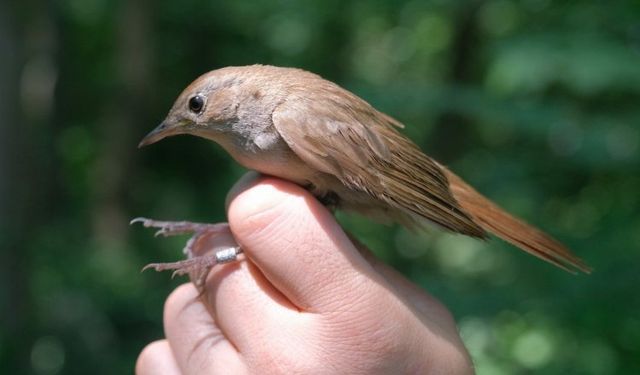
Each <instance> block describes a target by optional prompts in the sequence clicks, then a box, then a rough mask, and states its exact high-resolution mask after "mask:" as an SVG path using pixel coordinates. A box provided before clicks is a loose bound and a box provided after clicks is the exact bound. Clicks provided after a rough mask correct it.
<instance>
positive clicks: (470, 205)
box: [443, 168, 591, 274]
mask: <svg viewBox="0 0 640 375" xmlns="http://www.w3.org/2000/svg"><path fill="white" fill-rule="evenodd" d="M443 169H444V171H445V174H446V176H447V179H448V180H449V184H450V188H451V192H452V193H453V196H454V198H455V199H456V200H457V201H458V203H459V204H460V206H461V207H462V209H463V210H465V211H466V212H467V213H468V214H470V215H471V217H472V218H473V219H474V221H475V222H476V223H478V224H479V225H480V226H481V227H482V228H483V229H484V230H486V231H488V232H491V233H493V234H494V235H496V236H498V237H500V238H502V239H503V240H505V241H507V242H509V243H511V244H513V245H515V246H517V247H519V248H520V249H522V250H524V251H526V252H528V253H529V254H531V255H534V256H537V257H538V258H541V259H543V260H546V261H547V262H549V263H551V264H553V265H555V266H558V267H560V268H562V269H564V270H565V271H568V272H571V273H574V274H575V273H577V271H582V272H584V273H591V268H590V267H589V266H588V265H587V264H586V263H585V262H584V261H583V260H582V259H580V258H578V257H577V256H575V255H574V254H573V253H571V251H570V250H569V249H567V248H566V247H565V246H564V245H562V244H561V243H560V242H558V241H556V240H555V239H553V238H551V237H550V236H548V235H547V234H545V233H543V232H542V231H540V230H539V229H537V228H535V227H533V226H531V225H529V224H527V223H525V222H523V221H521V220H519V219H517V218H515V217H513V216H511V215H510V214H509V213H507V212H506V211H504V210H503V209H501V208H500V207H498V206H497V205H496V204H495V203H493V202H491V201H490V200H489V199H487V198H485V197H484V196H482V194H480V193H478V192H477V191H475V190H474V189H473V188H472V187H471V186H469V185H468V184H467V183H465V182H464V181H463V180H462V179H461V178H460V177H458V176H456V175H455V174H454V173H453V172H451V171H449V170H448V169H446V168H443Z"/></svg>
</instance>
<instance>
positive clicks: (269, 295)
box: [194, 233, 299, 353]
mask: <svg viewBox="0 0 640 375" xmlns="http://www.w3.org/2000/svg"><path fill="white" fill-rule="evenodd" d="M236 245H237V244H236V242H235V240H234V239H233V237H232V236H231V234H230V233H229V234H220V235H217V236H214V237H211V238H205V239H204V241H198V243H197V247H196V248H195V249H194V251H195V253H196V254H197V255H205V254H207V253H210V252H216V251H218V250H221V249H224V248H229V247H233V246H236ZM202 297H203V300H204V301H205V303H206V304H207V306H208V307H209V311H211V313H212V315H213V317H214V320H215V322H216V324H217V326H218V327H219V328H220V330H221V331H222V333H223V334H224V336H225V337H227V338H228V339H229V340H230V341H231V342H232V343H233V344H234V345H235V346H236V348H237V349H238V350H239V351H240V352H241V353H244V352H245V351H247V350H250V348H251V347H253V346H255V345H252V344H253V343H255V342H256V341H257V342H264V341H267V340H268V339H269V335H271V334H272V333H271V332H269V330H268V328H267V327H280V326H282V323H284V322H287V321H291V320H292V319H295V318H296V315H297V314H298V313H299V312H298V310H297V309H296V308H295V306H293V305H292V304H291V302H289V301H288V300H287V299H286V298H285V297H284V296H283V295H282V294H281V293H280V292H278V290H276V289H275V288H274V287H273V285H271V283H269V281H267V280H266V279H265V278H264V276H263V275H262V273H261V272H260V270H259V269H257V268H256V267H255V266H254V265H253V264H252V263H251V262H250V261H247V260H246V259H245V260H242V259H241V260H239V261H237V262H234V263H231V264H224V265H221V266H217V267H213V268H212V270H211V272H210V273H209V276H208V277H207V281H206V284H205V286H204V294H203V296H202ZM273 334H275V335H277V334H278V332H274V333H273Z"/></svg>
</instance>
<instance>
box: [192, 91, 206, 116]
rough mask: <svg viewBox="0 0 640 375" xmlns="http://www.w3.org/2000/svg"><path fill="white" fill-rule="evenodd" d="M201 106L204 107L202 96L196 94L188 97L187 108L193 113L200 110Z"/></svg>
mask: <svg viewBox="0 0 640 375" xmlns="http://www.w3.org/2000/svg"><path fill="white" fill-rule="evenodd" d="M202 108H204V97H202V95H200V94H198V95H196V96H194V97H192V98H191V99H189V110H190V111H191V112H193V113H200V112H202Z"/></svg>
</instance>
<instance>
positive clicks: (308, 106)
mask: <svg viewBox="0 0 640 375" xmlns="http://www.w3.org/2000/svg"><path fill="white" fill-rule="evenodd" d="M338 90H339V91H338ZM272 119H273V124H274V126H275V128H276V130H277V131H278V132H279V133H280V135H281V136H282V138H283V139H284V140H285V141H286V142H287V144H288V145H289V147H290V148H291V149H292V150H293V151H294V152H295V153H296V155H297V156H298V157H300V159H302V160H303V161H304V162H306V163H308V164H309V165H310V166H312V167H314V168H316V169H318V170H319V171H321V172H324V173H327V174H331V175H334V176H336V177H337V178H338V179H339V180H340V181H341V182H342V183H343V184H345V185H346V186H348V187H349V188H351V189H354V190H358V191H361V192H363V193H366V194H369V195H371V196H372V197H374V198H376V199H378V200H379V201H380V202H384V203H386V204H387V205H389V206H390V207H392V208H395V209H398V210H400V211H402V212H403V213H404V214H406V215H405V218H404V219H405V221H406V219H407V218H410V220H413V221H414V222H417V223H419V222H420V221H422V219H426V220H428V221H430V222H432V223H435V224H437V225H439V226H441V227H443V228H445V229H448V230H450V231H453V232H458V233H463V234H467V235H470V236H474V237H482V238H483V237H485V236H486V233H485V232H484V230H483V229H481V228H480V227H479V226H478V225H477V224H476V223H475V222H474V221H473V220H472V219H471V217H470V216H469V215H468V214H467V213H466V212H465V211H464V210H463V209H462V208H461V207H460V205H459V204H458V202H457V201H456V199H455V198H454V197H453V195H452V193H451V191H450V189H449V183H448V181H447V177H446V176H445V174H444V173H443V171H442V168H441V167H440V165H439V164H438V163H436V162H435V161H434V160H433V159H431V158H429V157H428V156H426V155H425V154H424V153H422V151H420V149H419V148H418V147H417V146H416V145H415V144H413V143H412V142H411V141H410V140H409V139H408V138H406V137H405V136H403V135H402V134H400V133H399V132H398V131H397V130H396V129H395V128H396V127H402V125H401V124H400V123H398V122H397V121H396V120H394V119H392V118H391V117H389V116H387V115H385V114H383V113H381V112H378V111H377V110H375V109H374V108H373V107H371V106H370V105H369V104H368V103H366V102H365V101H363V100H362V99H360V98H358V97H357V96H355V95H353V94H351V93H349V92H348V91H346V90H342V89H339V88H336V87H333V86H329V87H325V90H324V92H322V95H316V96H315V97H308V96H302V95H301V96H295V95H292V96H290V97H289V98H288V100H286V101H284V102H283V103H281V104H280V105H279V106H278V107H277V108H276V109H275V110H274V112H273V115H272ZM418 218H421V219H418Z"/></svg>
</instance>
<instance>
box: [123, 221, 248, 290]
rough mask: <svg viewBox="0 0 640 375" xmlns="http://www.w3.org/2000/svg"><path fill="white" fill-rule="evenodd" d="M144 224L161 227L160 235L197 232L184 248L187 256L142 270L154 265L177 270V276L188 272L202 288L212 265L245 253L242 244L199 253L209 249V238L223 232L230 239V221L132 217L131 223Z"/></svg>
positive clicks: (174, 272) (175, 273) (164, 269)
mask: <svg viewBox="0 0 640 375" xmlns="http://www.w3.org/2000/svg"><path fill="white" fill-rule="evenodd" d="M134 223H142V225H143V226H144V227H146V228H158V231H157V232H156V233H155V235H156V236H160V235H162V236H164V237H168V236H175V235H178V234H189V233H193V235H192V236H191V238H189V240H188V241H187V244H186V245H185V247H184V253H185V254H186V255H187V259H185V260H182V261H178V262H170V263H151V264H148V265H146V266H145V267H144V268H143V269H142V270H143V271H144V270H146V269H149V268H153V269H155V270H156V271H166V270H173V275H172V277H173V276H176V275H186V274H189V275H190V276H191V280H192V281H193V282H194V284H196V286H197V287H198V288H200V287H203V286H204V283H205V281H206V278H207V275H208V274H209V270H210V269H211V267H213V266H215V265H216V264H223V263H230V262H233V261H235V260H236V259H237V258H238V254H240V253H242V249H241V248H240V246H226V247H222V248H220V247H217V249H216V251H214V252H213V253H208V254H205V255H198V254H199V253H202V252H203V249H204V250H206V248H207V246H206V244H205V241H207V240H211V239H213V238H215V237H217V236H220V235H227V236H228V237H230V238H233V237H232V236H231V231H230V229H229V224H227V223H218V224H205V223H192V222H188V221H159V220H152V219H147V218H143V217H139V218H135V219H133V220H131V224H134Z"/></svg>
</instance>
